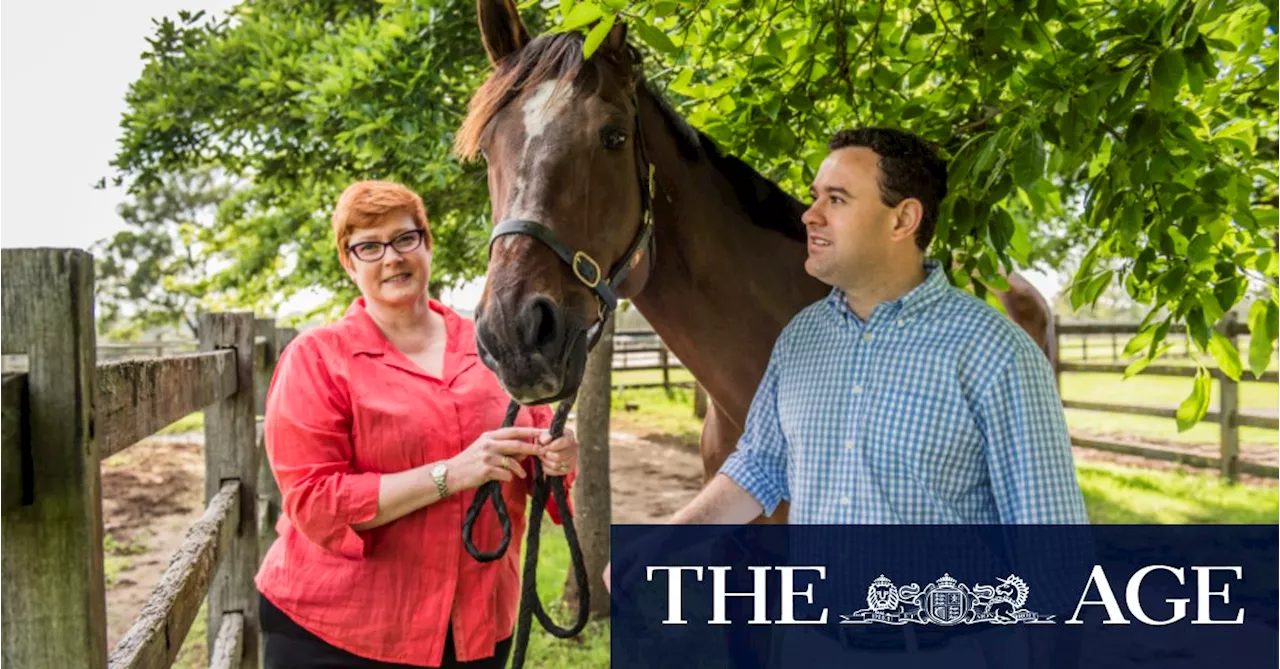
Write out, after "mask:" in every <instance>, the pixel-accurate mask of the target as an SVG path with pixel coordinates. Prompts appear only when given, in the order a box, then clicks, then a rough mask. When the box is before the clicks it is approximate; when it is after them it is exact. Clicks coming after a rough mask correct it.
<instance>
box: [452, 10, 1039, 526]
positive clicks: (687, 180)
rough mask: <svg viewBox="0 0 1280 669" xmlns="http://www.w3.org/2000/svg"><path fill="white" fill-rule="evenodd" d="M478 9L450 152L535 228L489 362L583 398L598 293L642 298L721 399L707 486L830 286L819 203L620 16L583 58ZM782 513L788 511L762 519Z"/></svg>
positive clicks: (525, 234)
mask: <svg viewBox="0 0 1280 669" xmlns="http://www.w3.org/2000/svg"><path fill="white" fill-rule="evenodd" d="M477 9H478V13H479V23H480V33H481V37H482V41H483V43H484V48H485V51H486V53H487V55H488V58H489V61H490V63H491V64H492V66H493V72H492V73H491V74H490V76H489V77H488V79H487V80H486V81H485V82H484V84H483V85H481V87H480V88H479V89H478V90H477V91H476V93H475V94H474V95H473V97H472V99H471V101H470V103H469V105H468V114H467V117H466V119H465V121H464V122H463V124H462V126H461V127H460V129H459V131H458V133H457V135H456V137H455V143H454V150H455V154H456V155H458V156H459V157H460V158H462V159H464V160H465V159H474V158H475V157H476V155H477V154H480V155H483V157H484V159H485V160H486V162H487V170H488V187H489V194H490V201H491V205H492V217H493V221H494V223H495V224H497V225H498V226H499V227H503V226H507V225H510V224H511V222H513V221H514V222H516V223H518V224H520V225H526V228H525V229H524V230H523V231H521V232H520V234H504V235H502V236H496V237H494V238H493V239H492V240H491V244H490V257H489V264H488V267H487V270H486V275H485V283H484V288H483V292H482V295H481V297H480V300H479V303H478V305H477V307H476V310H475V319H476V344H477V349H478V351H479V354H480V357H481V360H482V361H483V362H484V364H485V365H487V366H488V367H489V368H491V369H492V370H493V371H494V372H495V374H496V375H497V376H498V378H499V380H500V381H501V383H502V385H503V387H504V388H505V389H506V391H507V392H508V393H509V394H510V395H511V396H512V397H513V398H515V399H516V400H518V401H520V402H523V403H540V402H547V401H553V400H556V399H562V398H565V397H570V396H572V395H573V393H575V392H576V390H577V388H578V385H579V383H580V382H581V379H582V372H583V368H584V366H585V360H586V355H587V349H588V345H589V343H590V341H591V340H592V338H593V336H594V334H595V333H596V332H598V330H599V328H600V324H601V322H602V318H604V317H607V315H608V311H609V310H608V309H607V308H605V305H602V300H604V298H602V297H601V295H602V294H601V292H600V291H601V290H607V291H609V294H608V295H606V296H605V297H608V296H613V297H616V298H626V299H629V300H631V302H632V304H634V305H635V307H636V308H637V309H639V310H640V313H641V314H643V315H644V317H645V319H646V320H648V321H649V323H650V324H652V326H653V328H654V330H655V331H656V332H657V333H658V335H659V336H661V337H662V340H663V341H664V342H665V343H666V344H667V346H668V347H669V348H670V350H671V351H672V353H674V354H675V355H676V356H677V357H679V359H680V361H681V362H682V363H684V364H685V366H686V367H687V368H688V369H689V370H690V371H691V372H692V373H693V376H694V377H695V378H696V379H697V380H698V383H699V384H701V385H702V387H703V388H704V389H705V390H706V392H707V395H708V396H709V399H710V401H709V402H708V407H707V414H706V418H705V421H704V424H703V430H702V435H701V440H700V453H701V456H702V461H703V477H704V481H709V480H710V479H711V478H712V477H713V476H714V475H715V473H716V471H717V470H719V468H720V465H721V464H722V463H723V462H724V460H725V459H726V458H727V457H728V456H729V454H730V453H731V452H732V451H733V450H734V448H735V446H736V444H737V441H738V438H739V436H740V435H741V434H742V430H743V426H744V424H745V422H746V418H747V411H748V408H749V407H750V404H751V400H752V398H753V396H754V394H755V390H756V386H757V385H758V384H759V382H760V379H761V378H762V377H763V375H764V370H765V366H766V365H767V363H768V360H769V356H770V352H771V350H772V348H773V344H774V341H775V340H776V339H777V337H778V335H779V333H780V332H781V331H782V328H783V327H784V326H785V325H786V324H787V323H788V322H789V321H790V320H791V318H792V317H793V316H794V315H795V314H796V313H798V312H799V311H800V310H801V309H802V308H804V307H805V306H808V305H809V304H812V303H813V302H815V301H817V300H819V299H821V298H822V297H824V296H825V295H826V294H827V293H828V292H829V291H830V288H829V287H828V286H826V285H823V284H822V283H820V282H819V281H818V280H817V279H814V278H813V277H811V276H809V275H808V274H807V273H805V271H804V261H805V258H806V254H807V251H806V246H805V240H806V233H805V227H804V225H803V224H802V223H801V221H800V217H801V214H802V213H803V212H804V211H805V209H806V205H804V204H802V203H801V202H799V201H798V200H796V199H795V198H793V197H792V196H791V195H789V194H787V193H786V192H784V191H783V190H782V189H781V188H780V187H779V186H778V185H777V184H775V183H774V182H772V181H770V180H769V179H767V178H765V177H764V176H762V175H761V174H759V173H758V172H757V171H755V170H754V169H752V168H751V167H750V166H748V165H747V164H746V163H744V162H743V161H742V160H740V159H738V158H736V157H734V156H731V155H725V154H724V153H722V152H721V151H720V150H719V149H718V148H717V146H716V145H715V143H714V142H712V141H711V139H710V138H708V137H707V136H706V135H705V134H703V133H701V132H699V131H697V130H695V129H694V128H692V127H691V126H690V125H689V124H688V123H687V122H686V121H685V120H684V119H683V118H682V117H681V116H680V115H679V114H678V113H677V112H676V111H675V110H674V109H673V108H672V107H671V106H670V104H669V103H668V102H667V101H666V100H665V99H664V98H663V97H662V95H661V94H660V93H658V92H657V91H656V90H655V89H654V88H653V86H651V85H650V84H649V82H648V81H647V80H646V79H645V77H644V74H643V71H642V63H641V59H640V54H639V51H638V50H637V49H636V48H635V47H633V46H631V45H630V44H628V42H627V36H626V26H625V24H624V23H623V22H622V21H618V22H616V23H615V24H614V26H613V27H612V29H611V30H610V31H609V33H608V35H607V37H605V39H604V41H603V43H601V44H600V45H599V47H598V50H597V51H596V52H595V53H593V54H592V56H591V57H590V58H589V59H585V60H584V59H583V41H584V38H583V37H582V36H581V35H580V34H578V33H576V32H573V31H569V32H562V33H554V34H547V35H542V36H539V37H537V38H536V39H533V38H530V36H529V33H528V31H527V30H526V28H525V26H524V24H523V22H522V21H521V18H520V15H519V12H518V10H517V8H516V6H515V4H514V2H512V0H478V2H477ZM650 166H651V167H650ZM646 170H647V171H649V174H647V175H646V174H645V172H646ZM650 217H651V230H650ZM529 222H533V223H532V224H530V223H529ZM530 225H531V227H529V226H530ZM495 230H496V229H495ZM646 232H651V235H650V236H647V237H646ZM548 240H551V241H548ZM557 244H558V246H557ZM574 249H578V251H577V252H576V253H571V252H572V251H573V250H574ZM570 255H572V259H571V258H570ZM584 256H585V259H584ZM602 267H613V268H617V270H615V271H614V272H613V273H611V274H610V276H614V275H615V274H616V275H617V276H618V277H619V280H618V281H617V283H611V282H609V281H607V280H603V279H602V275H603V274H604V270H603V269H602ZM623 270H625V271H626V272H625V278H621V272H623ZM593 278H594V279H595V281H596V285H595V286H593V284H592V279H593ZM1010 278H1011V285H1016V286H1017V288H1015V289H1013V290H1011V291H1010V292H1008V293H1007V294H1002V295H1001V296H1000V297H1001V299H1002V300H1006V304H1011V305H1012V308H1007V311H1008V313H1009V315H1011V316H1012V317H1013V318H1014V319H1015V320H1017V321H1018V322H1019V324H1020V325H1022V326H1023V327H1024V329H1027V331H1028V332H1030V333H1031V334H1032V336H1033V338H1036V339H1037V340H1038V341H1040V342H1046V341H1048V340H1049V337H1050V335H1051V329H1046V327H1047V328H1051V327H1052V322H1053V319H1052V318H1051V317H1049V316H1048V305H1047V303H1046V302H1045V301H1044V300H1043V298H1040V297H1039V295H1038V294H1036V293H1035V289H1034V288H1032V287H1031V286H1030V284H1027V283H1026V282H1025V281H1024V280H1021V278H1020V277H1018V278H1017V279H1016V280H1014V277H1010ZM600 284H605V286H604V288H601V287H600ZM604 301H607V300H604ZM1042 348H1045V350H1046V351H1047V350H1048V345H1047V344H1042ZM785 518H786V505H785V504H784V505H782V506H780V507H779V509H778V510H777V511H775V513H774V514H773V515H772V516H771V517H769V518H767V519H764V520H762V522H785Z"/></svg>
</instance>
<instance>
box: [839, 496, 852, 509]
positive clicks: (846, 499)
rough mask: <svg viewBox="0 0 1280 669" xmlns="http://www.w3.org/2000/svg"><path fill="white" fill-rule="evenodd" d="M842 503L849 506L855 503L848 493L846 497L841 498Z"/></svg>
mask: <svg viewBox="0 0 1280 669" xmlns="http://www.w3.org/2000/svg"><path fill="white" fill-rule="evenodd" d="M840 503H841V504H843V505H845V506H849V505H850V504H853V500H852V499H849V496H848V495H845V496H844V497H841V498H840Z"/></svg>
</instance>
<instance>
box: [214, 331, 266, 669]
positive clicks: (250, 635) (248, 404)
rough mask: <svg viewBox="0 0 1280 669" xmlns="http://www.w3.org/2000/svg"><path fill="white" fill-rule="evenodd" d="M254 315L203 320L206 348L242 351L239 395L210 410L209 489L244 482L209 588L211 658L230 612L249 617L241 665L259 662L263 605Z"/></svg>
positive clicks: (238, 370) (238, 369)
mask: <svg viewBox="0 0 1280 669" xmlns="http://www.w3.org/2000/svg"><path fill="white" fill-rule="evenodd" d="M254 329H255V325H254V320H253V314H252V313H247V312H242V313H215V314H202V315H201V318H200V350H202V351H216V350H222V349H232V350H234V351H235V352H236V380H237V383H238V386H237V390H236V393H235V394H234V395H232V396H230V397H227V398H226V399H222V400H219V401H218V402H215V403H214V404H211V405H209V407H208V408H207V409H205V414H204V417H205V420H204V463H205V464H204V466H205V472H204V491H205V501H206V502H208V501H209V500H212V499H213V497H214V496H215V495H217V494H218V491H219V490H220V489H221V488H222V484H223V483H224V482H226V481H230V480H238V481H239V482H240V518H239V527H238V528H237V530H236V539H235V541H234V542H232V543H231V547H230V550H229V551H228V552H227V554H226V555H225V556H224V557H223V558H222V561H221V562H220V564H219V565H218V572H217V574H215V575H214V578H213V583H211V584H210V586H209V602H208V648H209V656H210V657H212V654H213V652H214V650H215V648H216V646H217V639H218V634H219V632H220V631H221V630H222V620H223V617H224V616H227V615H230V614H239V615H240V619H241V620H242V621H243V625H244V630H243V643H242V644H241V647H240V657H241V662H240V666H241V667H245V668H248V669H253V668H255V667H257V666H258V603H257V598H256V596H255V594H256V590H255V588H254V585H253V577H254V574H255V572H256V571H257V569H258V514H257V504H256V502H257V498H258V496H257V489H258V448H257V439H256V431H257V430H256V421H255V419H254V369H255V364H254V355H253V353H254V343H253V338H254Z"/></svg>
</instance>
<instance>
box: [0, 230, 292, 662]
mask: <svg viewBox="0 0 1280 669" xmlns="http://www.w3.org/2000/svg"><path fill="white" fill-rule="evenodd" d="M0 265H2V272H3V277H2V279H3V285H4V290H3V302H4V305H3V318H4V321H5V328H4V330H3V360H4V372H5V373H4V378H3V444H2V445H0V456H2V457H0V459H2V460H3V481H2V482H0V483H2V484H3V490H4V496H3V508H2V513H3V523H0V531H3V542H4V548H5V550H4V551H3V553H2V554H0V560H2V562H3V565H2V567H3V573H2V574H0V577H2V578H3V580H4V582H5V589H6V592H5V597H4V598H3V612H2V613H3V629H2V630H0V634H2V635H3V644H2V647H3V663H4V664H6V665H9V666H15V667H86V668H89V669H101V668H105V667H111V669H126V668H127V669H135V668H144V667H145V668H154V667H167V666H170V665H171V664H172V663H173V661H174V659H175V657H176V656H177V654H178V651H179V650H180V649H181V647H182V642H183V640H184V639H185V638H186V636H187V633H188V632H189V630H190V628H191V625H192V622H193V621H194V620H195V618H196V615H197V613H198V611H199V610H200V607H201V603H202V602H204V601H207V603H208V606H207V616H208V630H209V634H208V640H207V641H208V653H209V655H208V656H209V659H210V666H214V667H250V668H252V667H257V666H258V664H259V655H258V653H259V650H260V644H259V641H258V638H259V627H258V620H257V606H256V598H255V590H254V587H253V580H252V579H253V575H254V572H255V571H256V569H257V566H258V561H259V556H260V555H261V553H262V551H263V550H264V549H265V547H266V546H269V545H270V541H272V540H273V539H274V528H273V527H270V526H267V524H266V523H265V522H262V521H264V520H266V519H270V520H272V521H274V517H275V516H276V515H278V513H279V492H278V491H277V490H275V486H274V479H273V478H272V477H271V475H270V471H269V470H267V471H265V472H264V471H262V470H263V469H266V459H265V458H262V457H260V455H259V454H260V451H261V430H260V428H259V426H258V422H257V418H256V414H258V413H261V412H262V410H263V409H264V408H265V406H264V405H265V398H264V396H265V389H266V386H267V384H268V382H269V380H270V378H271V374H272V373H273V372H274V366H275V362H276V360H277V359H278V357H279V356H278V354H279V351H280V350H282V349H283V348H284V346H285V345H286V344H288V342H289V341H291V340H292V338H293V337H294V336H296V334H297V332H296V331H295V330H292V329H279V328H276V327H275V324H274V321H272V320H270V319H256V320H255V319H254V317H253V315H252V314H249V313H213V314H204V315H203V316H202V318H201V323H200V331H201V339H200V342H199V346H200V349H201V352H199V353H184V354H181V355H174V356H168V357H158V358H152V359H144V360H126V361H116V362H103V363H99V362H97V354H98V350H99V349H100V348H102V349H104V350H107V351H112V350H115V351H119V350H122V349H123V348H124V347H118V346H117V347H113V346H112V345H111V344H107V343H104V344H103V345H102V346H101V347H99V346H97V345H96V342H95V338H94V319H93V281H92V277H93V259H92V257H91V256H89V254H87V253H85V252H83V251H78V250H66V249H20V250H15V249H5V250H4V251H3V259H2V262H0ZM130 348H136V347H132V346H131V347H130ZM170 348H171V347H169V346H168V344H167V343H165V342H148V343H145V344H144V347H143V348H142V350H157V349H158V350H160V351H161V352H163V351H164V350H170ZM202 408H203V409H204V410H205V421H204V424H205V500H206V503H207V507H206V509H205V512H204V514H203V516H202V517H201V518H200V520H198V521H197V522H196V523H195V524H194V525H192V526H191V528H190V529H189V530H188V533H187V535H186V537H185V539H184V541H183V543H182V545H181V546H180V547H179V548H178V550H177V552H176V553H175V554H174V555H173V556H172V559H171V560H170V562H169V565H168V567H167V569H166V571H165V573H164V575H163V576H162V578H161V580H160V582H159V584H158V585H157V586H156V588H155V589H154V590H153V592H152V594H151V597H150V599H149V601H148V602H147V605H146V606H145V607H144V608H143V611H142V613H141V614H139V616H138V617H137V618H136V619H135V620H134V621H133V624H132V625H131V627H130V629H129V631H128V632H127V633H126V634H125V636H124V637H123V638H122V639H121V640H120V642H119V643H118V644H116V647H115V648H114V649H113V650H112V651H111V652H110V654H109V655H108V651H107V648H106V598H105V588H104V574H103V541H102V539H103V526H102V492H101V485H100V475H99V466H100V462H101V460H102V459H104V458H106V457H109V456H111V455H113V454H115V453H119V452H121V451H123V450H125V449H127V448H128V447H129V446H130V445H132V444H134V443H136V442H138V441H139V440H141V439H144V438H145V437H147V436H150V435H151V434H154V433H155V432H156V431H158V430H160V429H162V428H163V427H165V426H166V425H168V424H169V423H171V422H173V421H174V420H177V419H178V418H181V417H182V416H185V415H187V414H189V413H191V412H193V411H198V410H200V409H202Z"/></svg>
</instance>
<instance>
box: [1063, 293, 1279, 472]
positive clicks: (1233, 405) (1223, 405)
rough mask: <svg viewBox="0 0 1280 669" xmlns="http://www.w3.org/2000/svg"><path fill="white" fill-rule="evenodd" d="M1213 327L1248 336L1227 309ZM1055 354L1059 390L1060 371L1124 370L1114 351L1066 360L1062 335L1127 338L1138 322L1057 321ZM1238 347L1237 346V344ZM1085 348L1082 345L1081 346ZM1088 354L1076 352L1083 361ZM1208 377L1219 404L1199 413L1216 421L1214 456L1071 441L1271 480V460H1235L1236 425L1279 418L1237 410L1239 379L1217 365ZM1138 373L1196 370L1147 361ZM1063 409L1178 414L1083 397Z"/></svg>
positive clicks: (1273, 424)
mask: <svg viewBox="0 0 1280 669" xmlns="http://www.w3.org/2000/svg"><path fill="white" fill-rule="evenodd" d="M1170 331H1171V332H1173V333H1177V334H1183V333H1185V330H1184V329H1183V328H1181V327H1176V328H1170ZM1218 331H1219V332H1221V333H1222V334H1223V335H1224V336H1226V337H1227V338H1228V339H1229V340H1231V341H1232V343H1236V341H1237V339H1238V338H1239V337H1240V336H1242V335H1246V336H1247V335H1248V334H1249V329H1248V327H1247V326H1246V325H1245V324H1243V323H1239V322H1237V321H1236V319H1235V314H1234V313H1228V314H1227V316H1226V318H1225V319H1224V320H1223V322H1222V323H1220V324H1219V326H1218ZM1057 333H1058V335H1057V336H1058V344H1059V348H1058V351H1059V354H1058V360H1057V361H1056V365H1055V368H1056V372H1057V374H1058V376H1059V381H1058V382H1059V389H1061V382H1062V381H1061V375H1062V374H1064V373H1082V372H1102V373H1110V374H1116V373H1120V374H1123V373H1124V371H1125V369H1126V367H1128V365H1127V364H1125V363H1123V362H1119V361H1118V359H1119V354H1118V353H1117V354H1116V356H1115V358H1113V361H1112V362H1109V363H1089V362H1084V361H1081V362H1067V361H1065V360H1063V358H1064V356H1063V355H1062V352H1063V348H1062V344H1063V337H1067V336H1080V337H1084V338H1085V339H1084V341H1088V339H1087V338H1088V337H1089V336H1091V335H1112V336H1114V337H1119V336H1121V335H1123V336H1125V337H1131V336H1133V335H1135V334H1137V333H1138V325H1137V324H1136V323H1062V322H1059V323H1058V324H1057ZM1237 348H1239V347H1238V346H1237ZM1085 350H1086V351H1087V345H1086V349H1085ZM1087 355H1088V354H1087V352H1086V353H1085V354H1084V355H1083V356H1081V357H1082V358H1086V359H1087ZM1211 373H1212V375H1213V378H1214V379H1216V380H1217V381H1218V387H1219V388H1220V392H1219V394H1218V395H1219V406H1218V410H1217V411H1211V412H1209V413H1208V414H1206V415H1205V417H1204V419H1203V420H1204V422H1208V423H1217V424H1218V426H1219V431H1218V435H1219V436H1218V445H1219V454H1218V457H1216V458H1213V457H1208V456H1205V455H1200V454H1197V453H1189V452H1186V451H1179V450H1175V449H1168V448H1157V447H1153V446H1141V445H1137V444H1128V443H1120V442H1114V441H1106V440H1100V439H1087V438H1083V437H1077V436H1074V435H1073V436H1072V437H1071V441H1072V443H1074V444H1076V445H1078V446H1085V447H1088V448H1096V449H1101V450H1107V451H1113V452H1118V453H1126V454H1130V455H1140V456H1143V457H1147V458H1153V459H1157V460H1169V461H1173V462H1181V463H1184V464H1188V465H1192V466H1196V467H1211V468H1215V469H1218V470H1219V471H1220V472H1221V473H1222V476H1224V477H1226V478H1227V479H1229V480H1233V481H1234V480H1236V479H1237V478H1239V475H1240V473H1241V472H1244V473H1248V474H1254V475H1257V476H1269V477H1272V478H1275V477H1277V476H1280V467H1277V466H1276V464H1275V463H1274V462H1272V463H1260V462H1252V461H1248V460H1241V459H1240V428H1241V427H1258V428H1265V429H1270V430H1275V429H1277V428H1278V427H1280V425H1278V423H1280V421H1278V420H1277V418H1276V417H1275V416H1266V415H1261V414H1252V413H1247V412H1243V411H1241V410H1240V382H1238V381H1235V380H1233V379H1231V378H1230V377H1228V376H1227V375H1226V374H1223V373H1222V372H1221V371H1219V370H1217V369H1213V370H1211ZM1141 374H1142V375H1149V376H1176V377H1188V378H1189V377H1194V376H1195V375H1196V368H1195V367H1193V366H1189V365H1149V366H1148V367H1147V368H1145V369H1143V370H1142V372H1141ZM1242 378H1243V379H1246V380H1247V379H1252V378H1253V375H1252V374H1251V373H1249V372H1245V374H1244V376H1243V377H1242ZM1258 380H1259V381H1261V382H1264V383H1276V372H1274V371H1269V372H1266V373H1265V374H1263V375H1262V377H1261V378H1260V379H1258ZM1062 405H1063V407H1065V408H1067V409H1083V410H1086V411H1103V412H1110V413H1126V414H1133V415H1139V416H1157V417H1161V418H1168V419H1173V418H1174V417H1175V416H1176V415H1177V408H1176V407H1160V406H1143V405H1137V404H1113V403H1109V402H1095V401H1082V400H1063V402H1062Z"/></svg>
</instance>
